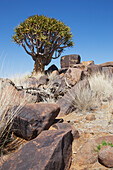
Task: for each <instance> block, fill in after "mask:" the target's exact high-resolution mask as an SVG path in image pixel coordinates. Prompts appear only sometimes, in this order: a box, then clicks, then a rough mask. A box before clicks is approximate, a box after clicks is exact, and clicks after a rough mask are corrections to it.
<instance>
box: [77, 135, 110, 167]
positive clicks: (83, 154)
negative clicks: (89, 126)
mask: <svg viewBox="0 0 113 170" xmlns="http://www.w3.org/2000/svg"><path fill="white" fill-rule="evenodd" d="M102 141H105V142H107V143H109V142H110V143H113V135H110V136H102V137H96V138H94V139H89V140H88V141H86V142H85V143H84V144H83V145H82V147H81V148H80V150H79V151H78V152H77V155H76V158H77V159H76V162H77V163H79V165H89V164H93V163H95V162H97V161H98V160H99V162H100V163H101V164H103V165H105V166H107V167H111V166H112V165H113V148H112V147H111V151H110V149H109V147H110V146H107V147H105V146H102ZM100 144H101V146H102V148H101V149H102V150H101V149H100V150H99V151H98V146H99V145H100Z"/></svg>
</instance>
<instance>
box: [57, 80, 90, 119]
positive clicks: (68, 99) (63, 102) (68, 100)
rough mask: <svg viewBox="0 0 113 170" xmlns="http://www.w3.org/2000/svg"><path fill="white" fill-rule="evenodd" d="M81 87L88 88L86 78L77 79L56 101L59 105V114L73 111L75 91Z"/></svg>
mask: <svg viewBox="0 0 113 170" xmlns="http://www.w3.org/2000/svg"><path fill="white" fill-rule="evenodd" d="M83 88H90V84H89V81H88V80H87V79H84V80H81V81H79V82H78V83H77V84H76V85H75V86H74V87H72V88H71V89H70V90H68V92H67V93H66V94H65V95H64V96H63V97H62V98H61V99H59V100H58V101H57V104H58V105H59V106H60V113H59V116H64V115H67V114H69V113H71V112H72V111H73V109H75V107H74V108H73V100H74V99H75V97H76V95H77V93H78V92H79V91H80V90H81V89H83Z"/></svg>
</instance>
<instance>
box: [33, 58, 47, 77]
mask: <svg viewBox="0 0 113 170" xmlns="http://www.w3.org/2000/svg"><path fill="white" fill-rule="evenodd" d="M44 67H45V65H44V64H43V62H42V61H41V60H39V58H38V60H35V64H34V69H33V74H32V76H35V75H37V74H38V73H40V72H41V73H43V72H44Z"/></svg>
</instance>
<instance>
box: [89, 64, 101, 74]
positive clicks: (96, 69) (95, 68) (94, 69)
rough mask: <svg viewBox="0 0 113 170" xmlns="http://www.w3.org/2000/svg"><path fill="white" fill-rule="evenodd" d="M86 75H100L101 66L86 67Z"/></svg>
mask: <svg viewBox="0 0 113 170" xmlns="http://www.w3.org/2000/svg"><path fill="white" fill-rule="evenodd" d="M87 71H88V73H89V74H90V75H91V74H95V73H101V72H102V66H101V65H89V66H87Z"/></svg>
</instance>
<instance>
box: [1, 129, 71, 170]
mask: <svg viewBox="0 0 113 170" xmlns="http://www.w3.org/2000/svg"><path fill="white" fill-rule="evenodd" d="M71 155H72V134H71V131H70V130H67V131H63V130H57V131H54V130H52V131H44V132H42V133H41V134H40V135H39V136H38V137H37V138H36V139H34V140H32V141H30V142H28V143H27V144H25V145H24V146H23V147H22V148H21V149H20V150H19V151H18V152H16V153H14V154H13V155H11V157H9V158H8V160H7V161H5V162H4V164H3V165H2V166H1V167H0V170H6V169H8V170H12V169H13V170H19V169H21V170H31V169H32V170H69V167H70V164H71Z"/></svg>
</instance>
